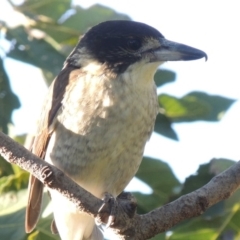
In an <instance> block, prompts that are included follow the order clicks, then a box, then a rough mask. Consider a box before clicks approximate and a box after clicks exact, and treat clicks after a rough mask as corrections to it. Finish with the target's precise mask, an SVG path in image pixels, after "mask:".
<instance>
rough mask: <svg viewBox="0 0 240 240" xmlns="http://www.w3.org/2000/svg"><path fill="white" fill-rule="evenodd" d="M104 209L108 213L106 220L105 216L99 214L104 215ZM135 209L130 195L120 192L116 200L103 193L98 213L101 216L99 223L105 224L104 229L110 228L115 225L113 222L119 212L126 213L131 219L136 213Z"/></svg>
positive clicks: (133, 199) (135, 204)
mask: <svg viewBox="0 0 240 240" xmlns="http://www.w3.org/2000/svg"><path fill="white" fill-rule="evenodd" d="M106 209H108V210H109V211H108V212H110V214H109V217H108V219H106V217H107V215H106V214H101V213H104V212H105V211H106ZM136 209H137V201H136V199H135V197H134V196H133V195H132V194H131V193H129V192H122V193H121V194H119V196H118V197H117V198H116V199H115V198H114V197H113V196H112V195H111V194H109V193H105V195H104V197H103V204H102V206H101V207H100V209H99V211H98V212H99V213H100V215H101V219H100V221H102V222H106V223H107V224H106V227H110V226H113V225H115V224H116V221H115V220H116V216H117V214H119V211H122V212H124V213H126V214H127V216H128V217H129V218H132V217H133V216H134V214H135V213H136Z"/></svg>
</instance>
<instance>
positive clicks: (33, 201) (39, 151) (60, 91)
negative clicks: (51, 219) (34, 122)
mask: <svg viewBox="0 0 240 240" xmlns="http://www.w3.org/2000/svg"><path fill="white" fill-rule="evenodd" d="M76 71H77V72H78V71H80V69H74V68H72V67H70V66H68V67H65V68H64V69H63V70H62V71H61V72H60V74H59V75H58V76H57V77H56V79H55V80H54V81H53V83H52V84H51V86H50V88H49V92H48V94H47V97H46V99H45V102H44V105H43V109H42V113H41V116H40V120H39V122H38V128H37V134H36V136H35V137H34V140H33V144H32V146H31V151H32V152H33V153H34V154H35V155H37V156H38V157H40V158H42V159H43V160H44V157H45V153H46V149H47V146H48V142H49V140H50V138H51V134H52V132H53V131H54V119H55V117H56V115H57V112H58V111H59V109H61V105H62V99H63V96H64V92H65V89H66V87H67V85H68V84H69V81H74V80H75V79H76V77H77V76H78V74H77V73H76ZM73 73H75V74H74V75H73ZM70 75H71V76H70ZM28 192H29V195H28V203H27V208H26V218H25V230H26V232H27V233H29V232H31V231H32V230H33V229H34V228H35V226H36V224H37V221H38V218H39V214H40V211H41V202H42V193H43V184H42V183H41V182H40V181H39V180H38V179H37V178H35V177H34V176H33V175H31V176H30V178H29V186H28Z"/></svg>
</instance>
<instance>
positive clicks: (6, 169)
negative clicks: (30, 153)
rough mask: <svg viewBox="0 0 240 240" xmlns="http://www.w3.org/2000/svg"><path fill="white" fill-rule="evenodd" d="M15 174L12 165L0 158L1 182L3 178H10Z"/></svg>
mask: <svg viewBox="0 0 240 240" xmlns="http://www.w3.org/2000/svg"><path fill="white" fill-rule="evenodd" d="M13 173H14V171H13V168H12V164H10V163H9V162H7V161H6V160H4V159H3V158H2V157H1V156H0V181H1V177H3V176H8V175H11V174H13ZM0 187H1V185H0Z"/></svg>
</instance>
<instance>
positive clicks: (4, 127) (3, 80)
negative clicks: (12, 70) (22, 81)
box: [0, 58, 20, 134]
mask: <svg viewBox="0 0 240 240" xmlns="http://www.w3.org/2000/svg"><path fill="white" fill-rule="evenodd" d="M19 107H20V102H19V99H18V97H17V96H16V95H15V94H14V93H13V92H12V90H11V87H10V81H9V78H8V75H7V73H6V71H5V68H4V65H3V60H2V59H1V58H0V131H2V132H4V133H6V134H7V133H8V124H9V123H11V117H12V112H13V110H14V109H17V108H19Z"/></svg>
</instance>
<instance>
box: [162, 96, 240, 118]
mask: <svg viewBox="0 0 240 240" xmlns="http://www.w3.org/2000/svg"><path fill="white" fill-rule="evenodd" d="M158 100H159V104H160V106H161V107H162V108H163V109H164V110H165V114H166V116H167V117H169V118H170V119H171V120H172V121H174V122H186V121H196V120H205V121H219V120H220V119H221V118H222V116H223V115H224V113H225V112H226V111H227V110H228V108H229V107H230V106H231V105H232V104H233V103H234V101H235V100H233V99H228V98H225V97H221V96H216V95H208V94H207V93H203V92H191V93H189V94H187V95H185V96H184V97H182V98H177V97H173V96H170V95H167V94H161V95H160V96H159V97H158Z"/></svg>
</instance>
